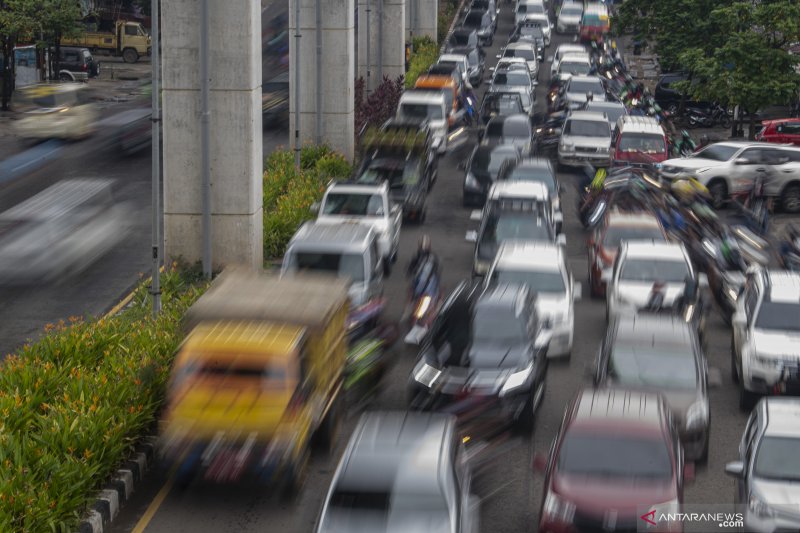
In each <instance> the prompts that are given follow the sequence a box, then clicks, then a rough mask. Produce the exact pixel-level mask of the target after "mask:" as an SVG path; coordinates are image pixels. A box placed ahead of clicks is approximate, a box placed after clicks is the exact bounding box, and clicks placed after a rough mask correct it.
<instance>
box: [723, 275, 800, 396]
mask: <svg viewBox="0 0 800 533" xmlns="http://www.w3.org/2000/svg"><path fill="white" fill-rule="evenodd" d="M798 316H800V273H796V272H789V271H785V270H771V269H770V270H767V269H757V270H755V271H754V272H751V273H750V274H749V275H748V276H747V277H746V279H745V282H744V292H743V293H742V294H741V295H740V296H739V298H738V299H737V300H736V312H735V313H734V315H733V319H732V327H733V339H732V350H731V374H732V377H733V378H734V381H736V382H738V383H739V403H740V406H741V407H742V409H745V410H747V409H750V408H751V407H752V404H753V403H755V399H756V398H757V395H761V394H792V395H800V363H798V356H797V354H800V323H798V320H797V317H798Z"/></svg>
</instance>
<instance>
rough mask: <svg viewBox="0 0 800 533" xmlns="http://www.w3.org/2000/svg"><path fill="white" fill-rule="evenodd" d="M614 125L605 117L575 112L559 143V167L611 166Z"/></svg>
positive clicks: (567, 123) (567, 121)
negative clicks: (588, 164) (612, 130)
mask: <svg viewBox="0 0 800 533" xmlns="http://www.w3.org/2000/svg"><path fill="white" fill-rule="evenodd" d="M611 133H612V132H611V125H610V124H609V123H608V118H607V117H606V115H601V114H600V113H591V112H589V111H575V112H573V113H571V114H570V115H569V116H568V117H567V119H566V120H565V121H564V126H563V128H562V129H561V140H560V141H559V143H558V163H559V164H561V165H569V166H583V165H584V164H586V163H587V162H588V163H590V164H592V165H594V166H609V165H610V164H611Z"/></svg>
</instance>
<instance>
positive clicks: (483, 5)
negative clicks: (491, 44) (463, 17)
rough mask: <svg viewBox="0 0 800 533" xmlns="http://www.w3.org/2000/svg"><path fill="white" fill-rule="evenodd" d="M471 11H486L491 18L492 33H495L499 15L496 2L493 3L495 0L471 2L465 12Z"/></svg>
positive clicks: (475, 0)
mask: <svg viewBox="0 0 800 533" xmlns="http://www.w3.org/2000/svg"><path fill="white" fill-rule="evenodd" d="M473 9H479V10H481V11H487V12H488V13H489V15H491V17H492V31H497V19H498V15H499V14H500V10H499V9H498V7H497V2H495V0H472V2H470V4H469V7H468V8H467V11H471V10H473Z"/></svg>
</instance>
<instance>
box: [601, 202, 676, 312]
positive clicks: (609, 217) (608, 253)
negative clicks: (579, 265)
mask: <svg viewBox="0 0 800 533" xmlns="http://www.w3.org/2000/svg"><path fill="white" fill-rule="evenodd" d="M639 240H643V241H650V242H661V241H663V242H666V240H667V234H666V231H664V227H663V226H662V225H661V223H660V222H659V221H658V219H657V218H656V217H655V215H652V214H649V213H620V212H618V211H612V212H610V213H608V214H606V216H605V219H604V222H603V223H602V224H601V225H600V226H599V227H598V228H597V229H596V230H595V231H594V233H593V234H592V236H591V237H590V238H589V241H588V248H589V287H590V291H591V295H592V296H593V297H602V296H604V295H605V293H606V284H605V282H604V281H603V280H602V276H603V272H604V271H607V270H609V269H610V268H611V266H612V265H613V264H614V261H615V260H616V258H617V252H618V251H619V247H620V245H621V244H622V243H623V242H627V241H639Z"/></svg>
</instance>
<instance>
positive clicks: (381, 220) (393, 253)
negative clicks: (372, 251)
mask: <svg viewBox="0 0 800 533" xmlns="http://www.w3.org/2000/svg"><path fill="white" fill-rule="evenodd" d="M314 207H315V208H317V210H318V214H317V222H319V223H320V224H342V223H356V224H362V225H365V226H369V227H371V228H372V229H373V230H374V231H375V233H376V234H377V235H378V247H379V248H380V254H381V257H383V258H384V259H385V260H387V261H392V262H394V261H395V260H396V259H397V250H398V249H399V247H400V227H401V225H402V222H403V209H402V207H401V206H400V205H399V204H393V203H392V202H391V200H390V198H389V185H388V183H387V182H385V181H384V182H382V183H380V184H374V185H373V184H370V185H366V184H352V183H332V184H331V185H329V186H328V190H327V191H325V195H324V196H323V197H322V202H321V203H320V205H319V206H318V207H317V206H314Z"/></svg>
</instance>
